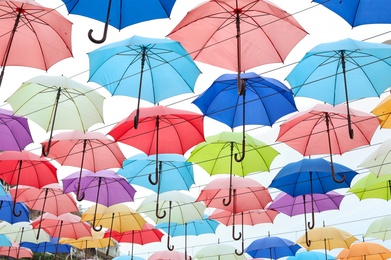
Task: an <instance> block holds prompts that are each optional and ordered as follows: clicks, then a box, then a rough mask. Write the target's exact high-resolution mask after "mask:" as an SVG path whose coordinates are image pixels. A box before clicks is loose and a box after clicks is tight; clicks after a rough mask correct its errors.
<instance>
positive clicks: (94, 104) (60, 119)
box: [6, 76, 104, 156]
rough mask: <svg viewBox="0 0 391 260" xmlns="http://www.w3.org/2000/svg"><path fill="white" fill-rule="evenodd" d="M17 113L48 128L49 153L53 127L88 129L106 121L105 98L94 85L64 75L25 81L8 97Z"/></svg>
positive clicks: (39, 77)
mask: <svg viewBox="0 0 391 260" xmlns="http://www.w3.org/2000/svg"><path fill="white" fill-rule="evenodd" d="M6 101H7V102H8V103H9V104H10V105H11V107H12V109H13V111H14V113H15V114H16V115H26V117H28V118H29V119H31V120H33V121H34V122H35V123H37V124H38V125H39V126H41V127H42V128H43V129H45V130H46V131H47V132H49V130H50V138H49V143H48V147H47V149H46V150H45V149H44V147H43V148H42V151H43V154H44V155H45V156H47V155H48V154H49V148H50V146H51V139H52V135H53V130H55V129H61V130H65V129H71V130H80V131H84V132H85V131H87V129H88V128H89V127H90V126H92V125H94V124H97V123H103V101H104V97H103V96H101V95H100V94H99V93H98V92H97V91H95V90H94V89H92V88H90V87H88V86H86V85H83V84H81V83H78V82H76V81H74V80H72V79H69V78H67V77H64V76H37V77H34V78H32V79H30V80H28V81H26V82H24V83H23V84H22V85H21V86H20V87H19V88H18V89H17V90H16V91H15V92H13V93H12V94H11V96H9V97H8V99H7V100H6Z"/></svg>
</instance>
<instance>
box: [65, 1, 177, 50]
mask: <svg viewBox="0 0 391 260" xmlns="http://www.w3.org/2000/svg"><path fill="white" fill-rule="evenodd" d="M175 1H176V0H156V1H153V0H141V1H122V0H105V1H102V0H100V1H94V2H93V4H92V2H91V1H89V0H63V2H64V4H65V5H66V7H67V10H68V12H69V13H70V14H77V15H82V16H86V17H89V18H92V19H94V20H98V21H101V22H105V27H104V31H103V37H102V39H100V40H96V39H94V38H93V37H92V32H93V30H92V29H91V30H90V31H89V32H88V38H89V39H90V40H91V41H92V42H94V43H103V42H104V41H105V40H106V37H107V29H108V25H111V26H113V27H115V28H117V29H118V30H121V29H123V28H125V27H127V26H130V25H132V24H136V23H140V22H143V21H148V20H154V19H159V18H168V17H170V14H171V11H172V8H173V7H174V4H175Z"/></svg>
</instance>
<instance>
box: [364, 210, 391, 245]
mask: <svg viewBox="0 0 391 260" xmlns="http://www.w3.org/2000/svg"><path fill="white" fill-rule="evenodd" d="M364 237H371V238H378V239H381V240H383V241H385V240H390V239H391V216H385V217H382V218H379V219H376V220H374V221H373V222H372V223H371V224H370V225H369V226H368V229H367V231H366V232H365V234H364Z"/></svg>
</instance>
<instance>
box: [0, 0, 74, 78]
mask: <svg viewBox="0 0 391 260" xmlns="http://www.w3.org/2000/svg"><path fill="white" fill-rule="evenodd" d="M0 17H1V21H2V26H1V28H0V35H2V40H1V41H0V57H1V58H0V60H1V63H0V66H1V67H2V70H1V73H0V85H1V81H2V79H3V76H4V69H5V66H27V67H33V68H38V69H42V70H48V69H49V68H50V67H51V66H52V65H54V64H55V63H57V62H59V61H60V60H63V59H65V58H68V57H72V44H71V36H72V33H71V31H72V23H71V22H70V21H68V20H67V19H66V18H65V17H64V16H62V15H61V14H60V13H59V12H58V11H57V10H55V9H51V8H47V7H44V6H42V5H40V4H38V3H37V2H35V1H30V0H3V1H1V4H0Z"/></svg>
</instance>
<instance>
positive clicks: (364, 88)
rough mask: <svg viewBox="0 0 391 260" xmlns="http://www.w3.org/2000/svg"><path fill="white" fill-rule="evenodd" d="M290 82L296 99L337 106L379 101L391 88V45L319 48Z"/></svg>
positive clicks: (358, 43)
mask: <svg viewBox="0 0 391 260" xmlns="http://www.w3.org/2000/svg"><path fill="white" fill-rule="evenodd" d="M286 80H287V81H288V82H289V84H290V85H291V87H292V90H293V93H294V95H295V96H301V97H309V98H314V99H317V100H321V101H324V102H327V103H329V104H331V105H337V104H340V103H344V102H346V104H347V112H348V113H347V114H348V125H349V134H350V137H351V138H353V131H352V129H351V123H350V113H349V101H350V100H357V99H362V98H366V97H378V96H380V95H381V94H382V93H383V91H384V90H386V89H387V88H388V87H389V86H390V85H391V45H389V44H380V43H370V42H362V41H357V40H353V39H349V38H348V39H344V40H340V41H336V42H330V43H323V44H319V45H317V46H315V47H314V48H312V49H311V50H310V51H309V52H307V53H306V54H305V56H304V57H303V58H302V59H301V61H300V62H299V63H298V64H297V65H296V66H295V67H294V68H293V70H292V71H291V72H290V73H289V75H288V76H287V78H286Z"/></svg>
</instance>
